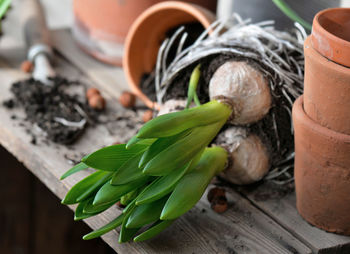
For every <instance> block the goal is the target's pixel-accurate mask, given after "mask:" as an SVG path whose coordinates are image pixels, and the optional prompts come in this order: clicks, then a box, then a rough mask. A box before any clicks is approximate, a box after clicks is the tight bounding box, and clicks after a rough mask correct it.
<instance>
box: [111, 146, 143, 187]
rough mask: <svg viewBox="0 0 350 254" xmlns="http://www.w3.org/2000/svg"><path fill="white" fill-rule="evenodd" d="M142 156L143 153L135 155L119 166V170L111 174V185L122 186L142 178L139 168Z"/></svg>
mask: <svg viewBox="0 0 350 254" xmlns="http://www.w3.org/2000/svg"><path fill="white" fill-rule="evenodd" d="M142 154H143V152H141V153H138V154H136V155H135V156H134V157H132V158H130V159H129V160H128V161H126V162H125V163H124V164H123V165H122V166H120V168H119V169H118V170H117V171H116V172H115V173H114V174H113V177H112V179H111V184H112V185H122V184H127V183H130V182H132V181H136V180H138V179H141V178H144V177H145V175H144V174H143V173H142V169H141V168H139V161H140V159H141V157H142Z"/></svg>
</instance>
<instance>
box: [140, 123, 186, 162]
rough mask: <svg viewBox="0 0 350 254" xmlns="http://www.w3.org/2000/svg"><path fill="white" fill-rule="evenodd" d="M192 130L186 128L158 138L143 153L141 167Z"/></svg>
mask: <svg viewBox="0 0 350 254" xmlns="http://www.w3.org/2000/svg"><path fill="white" fill-rule="evenodd" d="M190 132H191V129H189V130H185V131H183V132H180V133H179V134H176V135H174V136H170V137H164V138H158V139H157V141H155V142H154V143H153V144H152V145H151V146H150V147H149V148H148V149H147V150H146V151H145V152H144V153H143V155H142V157H141V159H140V163H139V167H140V168H141V167H143V166H145V165H146V164H147V163H148V162H149V161H150V160H151V159H153V158H154V157H155V156H156V155H157V154H159V153H160V152H162V151H163V150H164V149H166V148H167V147H169V146H170V145H172V144H173V143H175V142H176V141H178V140H180V139H182V138H184V137H186V136H187V135H188V134H189V133H190Z"/></svg>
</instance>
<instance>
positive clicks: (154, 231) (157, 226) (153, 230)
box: [134, 220, 175, 242]
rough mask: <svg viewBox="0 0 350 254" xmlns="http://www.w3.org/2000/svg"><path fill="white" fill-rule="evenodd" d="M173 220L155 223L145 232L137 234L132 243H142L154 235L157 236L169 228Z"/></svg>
mask: <svg viewBox="0 0 350 254" xmlns="http://www.w3.org/2000/svg"><path fill="white" fill-rule="evenodd" d="M174 221H175V220H159V221H157V222H156V223H154V224H153V225H152V227H150V228H149V229H147V230H146V231H145V232H143V233H141V234H139V235H138V236H136V237H135V238H134V242H142V241H146V240H149V239H151V238H153V237H155V236H156V235H158V234H159V233H160V232H162V231H163V230H165V229H166V228H167V227H169V226H170V225H171V224H173V222H174Z"/></svg>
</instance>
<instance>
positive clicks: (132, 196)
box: [120, 188, 141, 206]
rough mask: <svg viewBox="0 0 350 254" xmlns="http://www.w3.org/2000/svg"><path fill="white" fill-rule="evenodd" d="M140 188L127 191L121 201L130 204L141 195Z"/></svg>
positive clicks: (123, 203)
mask: <svg viewBox="0 0 350 254" xmlns="http://www.w3.org/2000/svg"><path fill="white" fill-rule="evenodd" d="M140 189H141V188H138V189H136V190H132V191H130V192H128V193H126V194H125V195H124V196H122V197H121V198H120V203H121V204H122V205H125V206H126V205H128V204H129V203H130V202H131V201H133V200H134V199H135V198H136V197H137V196H138V195H139V193H140Z"/></svg>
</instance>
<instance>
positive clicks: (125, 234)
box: [118, 202, 140, 243]
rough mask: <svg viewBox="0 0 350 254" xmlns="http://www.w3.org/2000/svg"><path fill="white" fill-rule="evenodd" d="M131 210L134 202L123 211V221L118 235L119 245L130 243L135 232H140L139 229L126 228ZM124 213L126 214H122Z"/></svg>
mask: <svg viewBox="0 0 350 254" xmlns="http://www.w3.org/2000/svg"><path fill="white" fill-rule="evenodd" d="M133 209H135V202H131V203H130V204H129V205H128V206H127V207H126V208H125V209H124V210H123V214H124V215H125V216H124V219H123V223H122V226H121V229H120V234H119V240H118V241H119V243H125V242H128V241H130V240H131V239H132V238H133V237H134V235H135V234H136V233H137V231H139V230H140V228H126V222H127V221H128V219H129V216H130V214H131V213H132V211H133ZM124 211H126V212H124Z"/></svg>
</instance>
